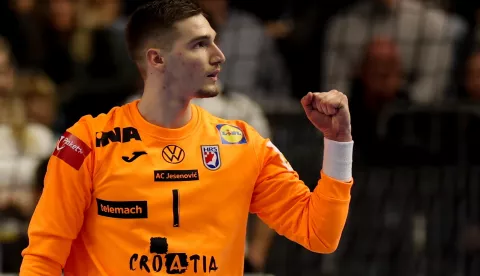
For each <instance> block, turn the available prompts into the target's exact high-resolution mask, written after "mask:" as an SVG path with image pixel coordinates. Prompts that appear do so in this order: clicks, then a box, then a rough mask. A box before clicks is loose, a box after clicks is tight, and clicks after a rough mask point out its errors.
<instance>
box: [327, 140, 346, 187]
mask: <svg viewBox="0 0 480 276" xmlns="http://www.w3.org/2000/svg"><path fill="white" fill-rule="evenodd" d="M352 163H353V141H346V142H339V141H334V140H330V139H328V138H325V139H324V155H323V167H322V169H323V172H324V173H325V174H326V175H328V176H329V177H332V178H334V179H337V180H340V181H345V182H349V181H350V180H351V179H352Z"/></svg>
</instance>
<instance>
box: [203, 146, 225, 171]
mask: <svg viewBox="0 0 480 276" xmlns="http://www.w3.org/2000/svg"><path fill="white" fill-rule="evenodd" d="M201 150H202V160H203V165H205V167H206V168H207V169H209V170H211V171H216V170H218V169H219V168H220V166H221V164H222V162H221V160H220V148H219V147H218V146H217V145H213V146H201Z"/></svg>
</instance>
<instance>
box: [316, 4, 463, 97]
mask: <svg viewBox="0 0 480 276" xmlns="http://www.w3.org/2000/svg"><path fill="white" fill-rule="evenodd" d="M449 20H450V17H449V16H448V15H447V14H446V13H445V12H443V11H441V10H439V9H436V8H433V7H430V6H427V5H426V4H425V3H423V2H421V1H416V0H402V1H400V0H362V1H361V2H360V3H358V4H356V5H353V6H352V7H351V8H349V9H348V10H345V11H344V12H342V13H341V14H339V15H337V16H335V17H334V18H333V19H332V21H331V22H330V25H329V28H328V35H327V49H326V52H325V53H324V54H325V64H324V67H325V76H324V78H323V81H324V82H325V83H324V86H323V87H325V89H333V88H335V89H338V90H340V91H343V92H346V93H347V94H350V95H351V93H350V92H351V89H350V85H349V84H350V80H351V77H352V71H351V68H353V67H355V65H357V64H358V63H359V61H360V58H361V52H362V49H363V47H364V46H365V44H366V42H368V41H369V40H371V39H372V38H373V37H376V36H386V37H390V38H391V39H393V40H394V41H395V42H396V43H397V45H398V48H399V51H400V57H401V60H402V64H403V68H404V70H405V73H406V75H405V76H406V78H405V79H406V81H407V90H408V92H409V98H410V100H412V101H413V102H415V103H419V104H427V103H433V102H438V101H440V100H442V99H443V98H444V92H445V89H446V86H447V85H448V84H449V82H450V76H449V74H450V72H451V65H452V55H453V53H454V52H453V51H454V48H453V44H454V37H452V29H453V27H452V26H451V25H450V22H449Z"/></svg>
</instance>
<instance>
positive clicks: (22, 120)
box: [0, 0, 480, 275]
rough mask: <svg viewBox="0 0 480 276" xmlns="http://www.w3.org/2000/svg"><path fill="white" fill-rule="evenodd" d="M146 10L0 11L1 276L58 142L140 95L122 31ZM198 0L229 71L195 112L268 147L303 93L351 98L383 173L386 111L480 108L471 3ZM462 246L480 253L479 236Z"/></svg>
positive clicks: (131, 0) (40, 6)
mask: <svg viewBox="0 0 480 276" xmlns="http://www.w3.org/2000/svg"><path fill="white" fill-rule="evenodd" d="M145 1H148V0H8V1H7V0H3V1H0V2H1V3H0V139H1V143H0V153H1V154H0V244H1V247H0V272H2V271H3V272H17V271H18V268H19V265H20V262H21V256H20V252H21V250H22V249H23V248H24V247H25V246H26V243H27V242H28V240H27V238H26V235H25V231H26V228H27V226H28V221H29V218H30V216H31V214H32V211H33V209H34V207H35V203H36V201H37V200H38V197H39V195H40V194H41V191H42V185H43V183H42V182H43V176H44V175H45V172H46V160H47V158H48V157H49V156H50V154H51V152H52V150H53V148H54V146H55V142H56V140H57V137H58V136H59V134H60V133H62V132H63V131H64V130H65V129H66V128H67V127H69V126H71V125H72V124H74V123H75V122H76V121H77V120H78V119H79V118H80V117H81V116H83V115H86V114H91V115H94V116H95V115H98V114H100V113H106V112H107V111H108V110H109V109H111V108H112V107H114V106H117V105H122V104H124V103H126V102H129V101H131V100H133V99H136V98H138V97H140V96H141V93H142V85H143V82H142V80H141V77H140V76H139V74H138V72H137V69H136V67H135V65H134V64H133V62H132V61H131V60H130V59H129V56H128V54H127V51H126V44H125V42H124V27H125V24H126V20H127V17H128V15H129V14H130V13H131V12H132V11H133V10H134V9H135V8H136V7H137V6H138V5H140V4H141V3H143V2H145ZM199 1H200V3H201V5H202V7H203V8H204V11H205V12H206V14H208V19H209V21H210V23H211V25H212V26H213V27H214V29H216V31H217V33H218V37H217V44H218V45H219V46H220V48H221V49H222V51H223V52H224V54H225V56H226V59H227V62H226V64H225V65H224V66H223V67H222V72H221V75H220V80H221V88H222V89H221V90H222V93H221V95H220V96H219V97H217V98H214V99H202V100H196V101H195V102H196V103H197V104H198V105H200V106H202V107H204V108H205V109H207V110H209V111H210V112H211V113H213V114H214V115H217V116H220V117H224V118H227V119H241V120H245V121H247V122H249V123H250V124H251V125H253V126H254V127H255V128H256V129H257V130H258V131H259V132H260V133H261V134H262V135H263V136H265V137H270V138H272V139H273V140H274V141H275V139H278V138H277V137H276V135H278V132H275V131H274V130H272V128H275V126H272V125H273V124H280V125H281V124H282V122H281V121H280V122H278V121H277V122H275V123H274V122H272V121H271V120H270V121H269V118H270V117H271V116H273V115H279V116H293V115H294V114H298V113H299V112H301V108H300V104H299V103H298V99H299V98H301V97H302V96H303V95H305V94H306V93H307V92H308V91H328V90H330V89H337V90H340V91H342V92H344V93H345V94H347V95H348V96H349V99H350V106H351V112H352V123H353V136H354V140H355V148H356V154H355V155H356V158H358V160H361V162H362V163H363V164H371V163H375V162H377V163H378V162H383V161H384V158H382V156H383V155H384V154H385V152H384V151H382V150H381V149H382V147H389V149H392V148H395V146H394V145H392V144H382V142H381V141H380V139H379V138H378V122H379V121H381V120H382V118H383V117H382V116H385V110H388V109H389V108H391V107H392V106H399V105H400V106H402V107H408V108H411V107H419V108H432V107H436V106H445V105H451V106H453V105H456V104H459V103H460V104H465V103H466V104H472V105H475V104H476V103H478V102H480V47H479V46H480V2H478V1H467V0H455V1H453V0H450V1H449V0H443V1H442V0H432V1H427V0H337V1H330V2H324V1H316V0H303V1H294V0H262V1H245V0H230V1H229V0H199ZM282 118H283V117H282ZM477 126H478V125H477ZM302 131H303V130H300V132H302ZM305 131H306V130H305ZM304 146H307V147H308V145H304ZM372 148H375V149H378V150H377V151H375V153H372ZM377 152H378V153H377ZM390 153H391V150H390V151H389V154H390ZM404 154H410V153H408V152H404ZM287 157H288V156H287ZM383 157H384V156H383ZM469 235H471V236H472V237H473V238H472V240H474V241H476V242H477V243H478V244H479V246H478V248H480V230H476V231H474V230H472V231H471V233H470V234H469ZM266 236H268V234H267V235H266ZM267 251H268V250H265V252H262V254H261V256H258V257H257V258H256V262H255V261H254V265H256V266H257V268H263V267H264V265H265V258H266V254H267ZM254 259H255V258H254ZM317 275H318V274H317Z"/></svg>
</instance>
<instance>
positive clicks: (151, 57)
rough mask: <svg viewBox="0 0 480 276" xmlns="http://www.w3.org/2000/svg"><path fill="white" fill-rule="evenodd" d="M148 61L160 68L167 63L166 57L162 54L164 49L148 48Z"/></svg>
mask: <svg viewBox="0 0 480 276" xmlns="http://www.w3.org/2000/svg"><path fill="white" fill-rule="evenodd" d="M146 55H147V63H148V64H149V65H150V66H152V67H154V68H160V67H163V65H164V64H165V58H164V57H163V55H162V51H161V50H160V49H154V48H150V49H148V50H147V54H146Z"/></svg>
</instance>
